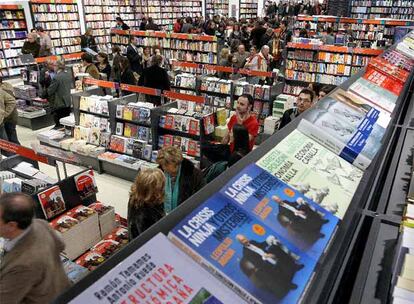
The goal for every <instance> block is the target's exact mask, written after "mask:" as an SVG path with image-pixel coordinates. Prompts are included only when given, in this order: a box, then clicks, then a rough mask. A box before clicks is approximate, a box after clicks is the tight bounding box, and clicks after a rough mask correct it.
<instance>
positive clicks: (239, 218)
mask: <svg viewBox="0 0 414 304" xmlns="http://www.w3.org/2000/svg"><path fill="white" fill-rule="evenodd" d="M169 237H170V239H171V240H172V241H173V242H174V244H176V245H177V246H178V247H179V248H181V249H182V250H183V251H185V252H186V253H187V254H188V255H190V256H191V257H192V258H193V259H194V260H195V261H197V262H198V263H200V264H201V265H202V266H203V267H205V268H206V269H207V270H209V271H210V272H211V273H212V274H213V275H215V276H216V277H217V278H218V279H219V280H221V281H222V282H223V283H224V284H226V285H227V286H228V287H230V288H232V289H233V290H234V291H235V292H236V293H237V294H238V295H240V296H241V297H243V298H244V299H245V300H246V301H247V302H249V303H298V302H300V301H301V299H302V297H303V296H304V291H305V290H306V287H307V286H308V284H309V282H310V279H311V276H312V273H313V272H314V268H315V265H316V261H315V260H314V259H312V258H311V257H309V256H308V255H307V254H305V253H304V252H302V251H300V250H299V249H298V248H297V247H295V246H294V245H292V244H291V243H290V242H289V241H288V240H287V239H285V238H283V237H282V236H280V235H279V234H278V233H277V232H276V231H274V230H273V229H272V228H270V227H269V226H267V225H265V224H264V223H263V221H262V220H257V219H256V218H255V216H254V215H253V214H251V213H250V212H248V211H245V210H244V209H242V208H241V207H239V206H238V205H235V204H234V203H232V202H230V201H229V200H228V199H226V198H225V197H223V195H222V194H218V193H217V194H215V195H213V196H212V197H210V198H209V199H208V200H207V201H205V202H204V203H203V204H201V205H200V206H198V207H197V208H195V209H194V211H193V212H191V213H190V214H188V216H187V217H185V218H184V219H183V220H182V221H181V222H180V223H179V224H178V225H177V226H176V227H174V228H173V229H172V230H171V232H170V233H169ZM229 303H235V302H234V301H230V302H229Z"/></svg>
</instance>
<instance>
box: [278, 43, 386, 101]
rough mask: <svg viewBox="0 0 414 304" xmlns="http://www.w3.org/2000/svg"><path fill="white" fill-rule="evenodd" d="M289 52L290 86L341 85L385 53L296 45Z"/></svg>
mask: <svg viewBox="0 0 414 304" xmlns="http://www.w3.org/2000/svg"><path fill="white" fill-rule="evenodd" d="M287 51H288V53H287V59H286V71H285V78H286V82H287V84H288V85H290V86H295V84H297V85H298V86H300V85H302V86H303V84H305V83H319V84H332V85H340V84H341V83H343V82H344V81H346V80H347V79H349V77H351V76H352V75H354V74H355V73H357V72H358V71H359V70H360V69H362V68H363V67H364V66H366V65H368V63H369V61H370V59H371V58H373V57H376V56H378V55H380V54H381V53H382V50H373V49H361V48H349V47H341V46H329V45H321V46H316V45H310V44H303V43H293V42H290V43H288V46H287ZM285 93H287V92H285ZM293 95H295V94H293Z"/></svg>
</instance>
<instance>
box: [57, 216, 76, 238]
mask: <svg viewBox="0 0 414 304" xmlns="http://www.w3.org/2000/svg"><path fill="white" fill-rule="evenodd" d="M77 224H79V221H78V220H77V219H74V218H73V217H71V216H69V215H67V214H64V215H61V216H59V217H58V218H56V219H54V220H53V221H51V222H50V226H51V227H52V228H53V229H55V230H57V231H59V232H61V233H63V232H65V231H68V230H69V229H70V228H72V227H73V226H75V225H77Z"/></svg>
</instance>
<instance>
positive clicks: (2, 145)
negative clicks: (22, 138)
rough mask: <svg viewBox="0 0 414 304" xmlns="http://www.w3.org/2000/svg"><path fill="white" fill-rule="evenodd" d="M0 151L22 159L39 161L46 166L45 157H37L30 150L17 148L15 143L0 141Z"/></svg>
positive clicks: (21, 147)
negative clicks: (13, 154)
mask: <svg viewBox="0 0 414 304" xmlns="http://www.w3.org/2000/svg"><path fill="white" fill-rule="evenodd" d="M0 150H4V151H8V152H11V153H15V154H19V155H21V156H23V157H26V158H28V159H31V160H35V161H40V162H42V163H45V164H48V161H47V157H44V156H39V155H37V154H36V152H35V151H33V150H32V149H29V148H26V147H23V146H19V145H17V144H15V143H12V142H9V141H7V140H3V139H0Z"/></svg>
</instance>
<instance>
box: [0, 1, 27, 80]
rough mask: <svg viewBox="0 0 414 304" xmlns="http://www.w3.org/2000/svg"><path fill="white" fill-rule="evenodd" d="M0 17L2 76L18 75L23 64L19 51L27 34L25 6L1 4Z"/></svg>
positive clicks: (0, 68) (0, 71)
mask: <svg viewBox="0 0 414 304" xmlns="http://www.w3.org/2000/svg"><path fill="white" fill-rule="evenodd" d="M0 19H1V23H0V44H1V45H0V76H2V77H9V76H10V77H11V76H16V75H19V74H20V67H22V66H23V65H22V62H21V61H20V58H19V52H20V49H21V48H22V46H23V44H24V40H25V39H26V36H27V23H26V16H25V14H24V9H23V6H21V5H0Z"/></svg>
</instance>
